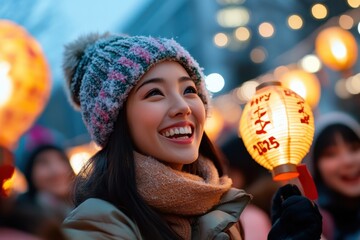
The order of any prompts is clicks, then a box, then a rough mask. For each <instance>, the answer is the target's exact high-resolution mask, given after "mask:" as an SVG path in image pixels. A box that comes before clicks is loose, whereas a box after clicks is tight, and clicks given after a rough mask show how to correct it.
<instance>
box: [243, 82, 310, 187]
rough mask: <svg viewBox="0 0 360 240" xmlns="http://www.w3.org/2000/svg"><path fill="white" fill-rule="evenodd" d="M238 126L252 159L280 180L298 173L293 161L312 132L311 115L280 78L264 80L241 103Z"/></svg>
mask: <svg viewBox="0 0 360 240" xmlns="http://www.w3.org/2000/svg"><path fill="white" fill-rule="evenodd" d="M239 130H240V134H241V136H242V139H243V141H244V144H245V146H246V148H247V150H248V152H249V153H250V155H251V156H252V157H253V159H254V160H255V161H257V162H258V163H259V164H260V165H262V166H263V167H265V168H267V169H269V170H270V171H271V172H272V174H273V179H274V180H275V181H282V180H288V179H291V178H295V177H298V175H299V173H298V172H297V169H296V168H297V165H298V164H299V163H301V161H302V159H303V157H304V156H305V155H306V154H307V152H308V151H309V148H310V146H311V143H312V139H313V136H314V118H313V114H312V111H311V108H310V106H309V105H308V104H307V103H306V102H305V101H304V99H303V98H302V97H301V96H299V95H298V94H297V93H295V92H294V91H292V90H291V89H288V88H285V87H283V86H281V83H280V82H265V83H262V84H260V85H259V86H258V87H257V88H256V93H255V95H254V96H253V98H252V99H251V100H250V101H249V102H248V103H247V104H246V105H245V107H244V110H243V114H242V116H241V119H240V126H239Z"/></svg>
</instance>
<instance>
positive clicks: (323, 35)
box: [315, 27, 358, 71]
mask: <svg viewBox="0 0 360 240" xmlns="http://www.w3.org/2000/svg"><path fill="white" fill-rule="evenodd" d="M315 51H316V53H317V55H318V56H319V58H320V59H321V60H322V61H323V63H324V64H325V65H327V66H328V67H330V68H332V69H333V70H336V71H344V70H347V69H350V68H351V67H352V66H353V65H354V64H355V62H356V59H357V53H358V49H357V44H356V40H355V38H354V36H353V35H352V34H351V33H350V32H348V31H346V30H344V29H342V28H340V27H330V28H326V29H324V30H322V31H321V32H320V33H319V35H318V36H317V37H316V40H315Z"/></svg>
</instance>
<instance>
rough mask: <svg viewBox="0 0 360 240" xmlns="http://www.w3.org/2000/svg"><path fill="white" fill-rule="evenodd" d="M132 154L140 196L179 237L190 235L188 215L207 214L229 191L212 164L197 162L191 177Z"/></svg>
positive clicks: (225, 182)
mask: <svg viewBox="0 0 360 240" xmlns="http://www.w3.org/2000/svg"><path fill="white" fill-rule="evenodd" d="M134 155H135V171H136V184H137V188H138V192H139V194H140V195H141V197H142V198H143V199H144V200H145V202H146V203H147V204H149V205H150V206H151V207H153V208H155V209H156V210H158V212H160V213H161V214H162V215H163V216H164V217H165V219H166V220H167V221H168V223H169V225H170V226H171V227H172V228H173V229H174V230H175V231H176V232H177V233H178V234H180V235H181V236H184V235H185V236H189V235H190V236H191V227H190V223H189V221H188V220H187V219H189V217H190V216H196V215H202V214H204V213H206V212H208V211H209V210H210V209H211V208H213V207H214V206H215V205H216V204H218V203H219V201H220V199H221V196H222V195H223V194H224V193H225V192H227V191H228V190H229V189H230V188H231V184H232V181H231V179H230V178H228V177H227V176H223V177H219V174H218V171H217V169H216V168H215V166H214V164H213V163H212V162H211V161H210V160H209V159H206V158H204V157H201V156H200V157H199V159H198V160H197V161H198V163H197V164H198V172H199V175H194V174H190V173H186V172H182V171H179V170H175V169H172V168H171V167H169V166H167V165H165V164H163V163H162V162H160V161H158V160H156V159H154V158H152V157H148V156H144V155H141V154H139V153H137V152H135V153H134ZM185 238H187V237H185Z"/></svg>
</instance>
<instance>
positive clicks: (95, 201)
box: [63, 34, 316, 239]
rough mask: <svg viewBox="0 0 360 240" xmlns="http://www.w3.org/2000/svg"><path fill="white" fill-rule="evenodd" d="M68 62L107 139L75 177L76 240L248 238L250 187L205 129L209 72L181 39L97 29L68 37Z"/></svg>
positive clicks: (91, 123) (96, 132) (97, 137)
mask: <svg viewBox="0 0 360 240" xmlns="http://www.w3.org/2000/svg"><path fill="white" fill-rule="evenodd" d="M63 67H64V71H65V76H66V79H67V87H68V89H69V94H70V98H71V100H72V103H73V104H74V105H75V106H76V107H77V108H78V109H80V111H81V113H82V116H83V119H84V122H85V125H86V126H87V129H88V131H89V133H90V135H91V137H92V139H93V140H94V141H95V142H96V143H97V144H98V145H99V146H101V147H102V149H101V150H100V151H99V152H98V153H97V154H95V155H94V156H93V157H92V159H91V160H90V161H89V164H88V165H87V166H85V167H84V168H83V170H82V172H81V173H80V174H79V176H78V179H77V184H76V189H75V204H76V206H77V208H76V209H75V210H74V211H73V212H72V213H71V214H70V215H69V216H68V218H67V219H66V220H65V221H64V229H65V232H66V233H67V235H68V237H69V238H70V239H220V238H221V239H242V232H241V227H240V224H239V216H240V213H241V212H242V210H243V209H244V208H245V206H246V205H247V203H248V202H249V201H250V199H251V196H250V195H249V194H247V193H245V192H244V191H243V190H239V189H235V188H231V183H232V181H231V180H230V178H228V177H227V176H225V175H223V174H222V170H221V168H220V163H219V159H218V157H217V155H216V151H215V150H214V147H213V145H212V143H211V142H210V140H209V138H208V137H207V135H206V133H204V123H205V120H206V114H207V109H208V104H209V96H208V94H207V91H206V89H205V84H204V75H203V73H202V71H201V69H200V67H199V65H198V64H197V62H196V61H195V60H194V59H193V58H192V57H191V56H190V55H189V53H188V52H187V51H186V50H185V49H184V48H182V47H181V46H180V45H179V44H178V43H176V42H175V41H174V40H172V39H164V38H153V37H144V36H133V37H131V36H124V35H110V34H104V35H98V34H91V35H88V36H85V37H81V38H79V39H78V40H77V41H75V42H73V43H71V44H69V45H67V46H66V50H65V59H64V65H63ZM299 197H300V196H299ZM302 199H305V200H306V201H308V202H309V204H310V205H309V206H311V207H309V209H308V212H313V211H314V208H313V206H312V205H311V203H310V201H309V200H307V199H306V198H304V197H302ZM315 214H316V213H315Z"/></svg>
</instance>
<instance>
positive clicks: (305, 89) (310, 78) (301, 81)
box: [279, 69, 321, 108]
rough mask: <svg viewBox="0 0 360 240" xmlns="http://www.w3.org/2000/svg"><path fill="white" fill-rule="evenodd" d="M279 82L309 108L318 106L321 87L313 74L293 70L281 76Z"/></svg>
mask: <svg viewBox="0 0 360 240" xmlns="http://www.w3.org/2000/svg"><path fill="white" fill-rule="evenodd" d="M279 80H280V82H281V84H282V85H283V86H284V87H286V88H290V89H291V90H293V91H294V92H296V93H297V94H299V95H300V96H301V97H302V98H304V99H305V101H306V102H307V104H309V105H310V107H311V108H315V107H316V106H317V105H318V103H319V100H320V95H321V86H320V82H319V79H318V78H317V77H316V75H315V74H313V73H309V72H306V71H304V70H302V69H294V70H290V71H288V72H286V73H284V74H283V75H281V77H280V79H279Z"/></svg>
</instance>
